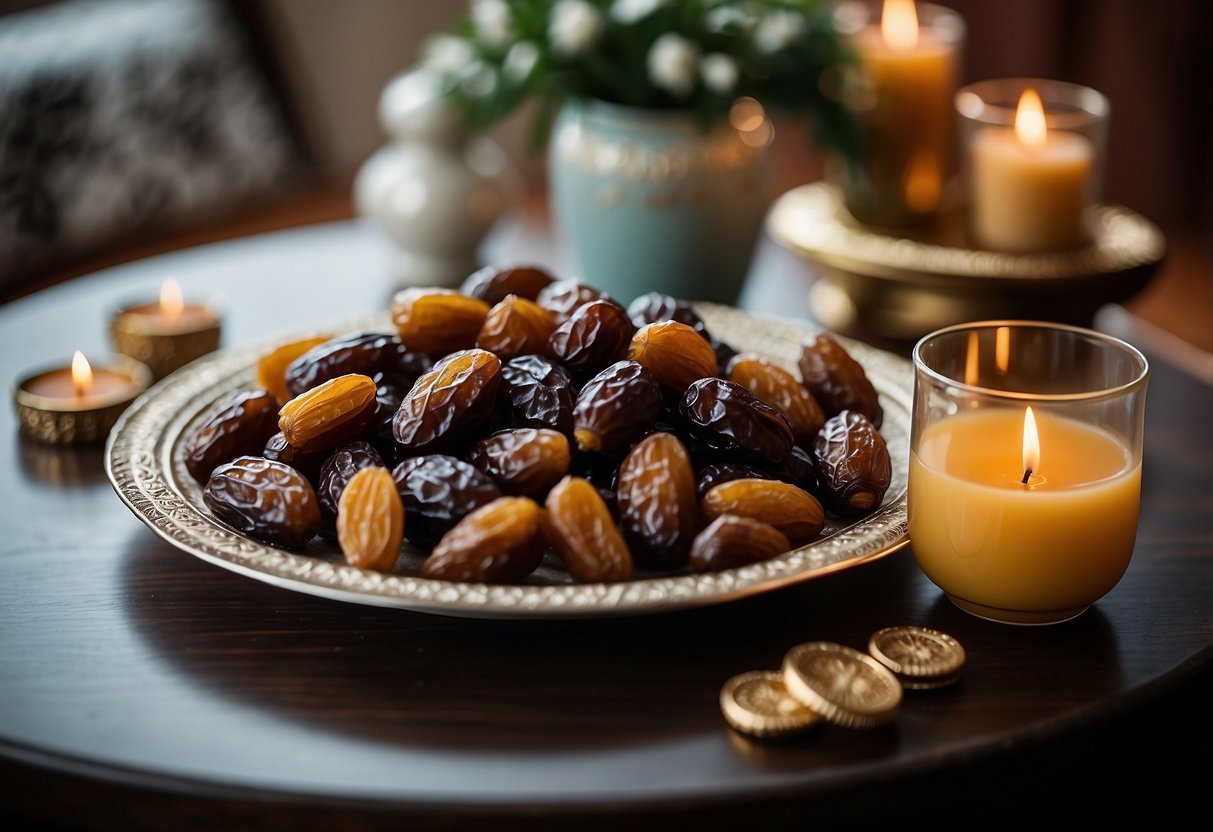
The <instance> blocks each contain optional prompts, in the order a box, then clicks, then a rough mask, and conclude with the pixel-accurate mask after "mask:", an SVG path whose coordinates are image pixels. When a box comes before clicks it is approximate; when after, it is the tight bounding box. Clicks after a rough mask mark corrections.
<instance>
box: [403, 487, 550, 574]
mask: <svg viewBox="0 0 1213 832" xmlns="http://www.w3.org/2000/svg"><path fill="white" fill-rule="evenodd" d="M542 524H543V509H541V508H540V507H539V504H538V503H536V502H535V501H534V500H532V499H530V498H529V497H499V498H497V499H496V500H494V501H493V502H491V503H489V504H487V505H484V506H481V507H480V508H478V509H476V510H475V511H473V512H472V513H471V514H469V515H467V516H466V517H464V518H463V519H462V520H460V521H459V522H458V523H457V524H456V525H455V526H454V528H452V529H451V530H450V531H449V532H447V533H446V534H445V535H443V536H442V539H441V540H440V541H438V545H437V546H435V547H434V549H433V551H431V552H430V556H429V557H428V558H426V559H425V563H424V564H423V565H422V568H421V571H422V574H423V575H424V576H425V577H427V578H434V579H436V580H441V581H474V582H477V583H487V584H508V583H517V582H518V581H521V580H522V579H523V578H525V577H526V576H527V575H529V574H531V573H532V572H534V571H535V569H537V568H538V566H539V563H540V561H542V560H543V553H544V550H545V549H546V548H547V538H546V536H545V535H544V532H543V527H542Z"/></svg>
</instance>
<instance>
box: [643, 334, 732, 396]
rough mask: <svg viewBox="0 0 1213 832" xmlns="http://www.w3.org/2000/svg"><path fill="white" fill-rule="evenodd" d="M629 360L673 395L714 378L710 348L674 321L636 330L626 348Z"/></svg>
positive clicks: (714, 360) (714, 355) (713, 364)
mask: <svg viewBox="0 0 1213 832" xmlns="http://www.w3.org/2000/svg"><path fill="white" fill-rule="evenodd" d="M628 358H629V359H631V360H632V361H636V362H639V363H640V364H643V365H644V366H645V367H647V368H648V369H649V372H651V373H652V374H653V375H654V376H656V377H657V380H658V381H659V382H661V383H662V384H664V385H665V386H666V387H669V388H670V389H672V390H674V391H675V392H676V393H682V392H684V391H685V390H686V389H687V388H688V387H690V386H691V384H693V383H694V382H696V381H698V380H699V379H701V378H709V377H710V378H715V377H716V353H715V351H714V350H713V349H712V345H711V344H709V343H708V342H707V341H706V340H704V339H703V338H702V337H700V335H699V333H697V332H696V331H695V330H693V329H691V327H689V326H687V325H686V324H680V323H678V322H677V321H661V322H659V323H655V324H646V325H644V326H642V327H641V328H640V329H638V330H636V334H635V335H634V336H632V340H631V342H630V343H629V345H628Z"/></svg>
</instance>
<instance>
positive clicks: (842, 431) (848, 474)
mask: <svg viewBox="0 0 1213 832" xmlns="http://www.w3.org/2000/svg"><path fill="white" fill-rule="evenodd" d="M813 461H814V463H815V465H816V468H817V475H818V480H819V488H820V493H821V496H822V502H823V503H825V506H826V508H827V509H829V510H830V511H832V512H834V513H835V514H837V515H839V516H841V517H848V518H851V517H862V516H864V515H865V514H870V513H871V512H872V511H874V510H875V509H876V508H877V507H878V506H879V505H880V503H881V501H882V500H883V499H884V495H885V492H887V491H888V490H889V483H890V481H891V480H892V477H893V466H892V461H891V460H890V458H889V448H888V445H887V444H885V441H884V437H882V436H881V435H880V433H879V432H878V431H877V430H876V426H875V425H873V424H872V421H871V420H870V419H868V417H867V416H865V415H863V414H862V413H857V412H855V411H851V410H844V411H842V412H841V413H839V414H838V415H836V416H832V417H830V418H829V419H828V420H827V421H826V423H825V426H824V427H823V428H822V429H821V431H820V432H819V433H818V434H817V439H816V441H815V442H814V443H813Z"/></svg>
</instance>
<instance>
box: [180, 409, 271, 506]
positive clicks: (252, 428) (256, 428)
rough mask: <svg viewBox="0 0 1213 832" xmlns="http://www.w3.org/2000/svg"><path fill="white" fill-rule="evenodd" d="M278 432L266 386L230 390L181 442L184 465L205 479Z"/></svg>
mask: <svg viewBox="0 0 1213 832" xmlns="http://www.w3.org/2000/svg"><path fill="white" fill-rule="evenodd" d="M277 432H278V399H277V398H276V397H275V396H274V394H273V393H271V392H270V391H268V390H233V391H231V392H230V393H228V394H227V395H225V396H223V398H221V399H220V400H219V401H217V402H216V403H215V404H213V405H212V406H211V408H210V410H208V411H207V414H206V416H205V417H204V418H203V420H202V422H201V423H200V424H199V425H198V427H197V428H195V429H194V431H193V433H191V434H190V436H189V438H188V439H187V440H186V442H185V449H184V450H185V467H186V470H188V471H189V472H190V476H192V477H193V478H194V479H196V480H197V481H198V482H200V483H205V482H206V481H207V480H208V479H209V478H210V476H211V472H212V471H214V470H215V469H216V468H217V467H218V466H220V465H222V464H223V463H225V462H231V461H232V460H233V459H235V458H236V457H238V456H245V455H248V456H255V455H257V454H260V453H261V452H262V450H264V448H265V444H266V442H268V441H269V438H270V437H271V436H273V435H274V434H275V433H277Z"/></svg>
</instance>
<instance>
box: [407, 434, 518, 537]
mask: <svg viewBox="0 0 1213 832" xmlns="http://www.w3.org/2000/svg"><path fill="white" fill-rule="evenodd" d="M392 480H393V481H394V482H395V483H396V493H397V494H399V495H400V500H401V502H402V503H404V515H405V528H406V536H407V537H408V539H409V540H410V541H412V542H413V543H416V544H417V545H418V546H433V545H434V544H435V543H437V542H438V540H439V539H441V537H442V536H443V535H444V534H446V533H447V532H448V531H450V530H451V528H452V527H453V526H454V525H455V524H456V523H457V522H459V520H461V519H462V518H463V517H465V516H466V515H468V514H471V513H472V512H473V511H475V510H476V509H478V508H480V507H481V506H483V505H487V504H489V503H491V502H493V500H496V499H497V498H498V497H500V496H501V489H500V488H498V486H497V483H495V482H494V481H493V478H492V477H490V476H489V475H488V474H486V473H484V472H483V471H481V470H480V469H479V468H477V467H476V466H474V465H472V464H471V463H468V462H464V461H463V460H461V459H457V458H456V457H453V456H448V455H446V454H427V455H425V456H414V457H409V458H408V459H406V460H404V461H403V462H401V463H400V464H398V465H397V466H396V467H395V468H394V469H392Z"/></svg>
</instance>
